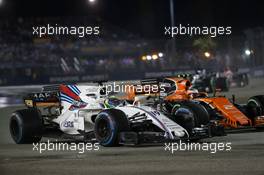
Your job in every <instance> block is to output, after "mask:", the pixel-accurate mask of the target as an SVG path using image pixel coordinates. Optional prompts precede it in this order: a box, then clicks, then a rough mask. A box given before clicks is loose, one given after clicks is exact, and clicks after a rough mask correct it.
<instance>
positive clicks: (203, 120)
mask: <svg viewBox="0 0 264 175" xmlns="http://www.w3.org/2000/svg"><path fill="white" fill-rule="evenodd" d="M172 114H173V120H174V121H175V122H176V123H178V124H179V125H181V126H182V127H184V128H185V129H186V130H187V131H188V132H189V133H192V129H193V128H195V127H201V125H207V124H208V123H209V114H208V112H207V110H206V109H205V108H204V107H203V106H202V105H201V104H197V103H194V102H187V101H186V102H183V103H178V104H175V106H174V108H173V110H172Z"/></svg>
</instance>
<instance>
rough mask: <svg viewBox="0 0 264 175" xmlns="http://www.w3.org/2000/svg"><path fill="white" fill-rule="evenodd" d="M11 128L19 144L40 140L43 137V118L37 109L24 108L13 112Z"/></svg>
mask: <svg viewBox="0 0 264 175" xmlns="http://www.w3.org/2000/svg"><path fill="white" fill-rule="evenodd" d="M9 130H10V134H11V136H12V138H13V140H14V141H15V142H16V143H17V144H26V143H35V142H39V141H40V140H41V137H42V120H41V118H40V116H39V113H38V111H37V110H35V109H23V110H18V111H15V112H14V113H12V116H11V118H10V123H9Z"/></svg>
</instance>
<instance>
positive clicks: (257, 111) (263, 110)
mask: <svg viewBox="0 0 264 175" xmlns="http://www.w3.org/2000/svg"><path fill="white" fill-rule="evenodd" d="M247 109H248V114H249V116H252V117H253V118H254V117H257V116H262V115H264V95H258V96H254V97H251V98H249V99H248V102H247Z"/></svg>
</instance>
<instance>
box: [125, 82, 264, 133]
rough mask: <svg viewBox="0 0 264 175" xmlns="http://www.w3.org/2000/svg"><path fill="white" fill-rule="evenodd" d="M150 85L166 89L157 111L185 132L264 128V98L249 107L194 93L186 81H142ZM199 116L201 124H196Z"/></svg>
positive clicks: (256, 99)
mask: <svg viewBox="0 0 264 175" xmlns="http://www.w3.org/2000/svg"><path fill="white" fill-rule="evenodd" d="M147 84H159V87H162V88H160V90H159V95H158V99H159V100H158V102H156V105H157V107H158V108H159V109H160V110H161V111H163V112H164V113H166V114H167V115H170V116H171V117H173V118H174V120H176V121H177V122H178V123H179V124H182V125H183V127H185V128H188V127H192V126H193V125H197V124H198V125H199V124H204V123H206V122H211V121H215V122H216V123H218V124H219V125H222V126H224V127H225V128H226V129H252V128H253V129H255V128H256V129H261V128H264V95H259V96H254V97H251V98H249V99H248V101H247V103H246V104H237V103H236V102H235V98H234V97H233V100H229V99H228V98H226V97H224V96H220V95H215V94H214V95H213V96H212V97H209V96H208V94H207V93H201V92H198V91H197V90H195V89H192V88H191V83H190V81H189V80H188V79H186V78H163V79H155V80H153V79H149V80H144V81H142V85H147ZM134 95H135V96H137V93H136V92H134ZM131 96H133V95H131V94H130V97H131ZM155 96H157V94H155ZM197 116H199V118H200V120H199V121H197V120H196V119H197ZM201 119H202V121H201Z"/></svg>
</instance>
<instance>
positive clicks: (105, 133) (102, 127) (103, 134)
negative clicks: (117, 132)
mask: <svg viewBox="0 0 264 175" xmlns="http://www.w3.org/2000/svg"><path fill="white" fill-rule="evenodd" d="M97 134H98V136H99V137H100V138H101V139H106V138H108V137H110V135H111V128H110V126H109V123H108V121H107V120H105V119H101V120H100V122H98V127H97Z"/></svg>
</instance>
